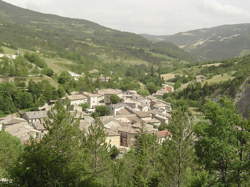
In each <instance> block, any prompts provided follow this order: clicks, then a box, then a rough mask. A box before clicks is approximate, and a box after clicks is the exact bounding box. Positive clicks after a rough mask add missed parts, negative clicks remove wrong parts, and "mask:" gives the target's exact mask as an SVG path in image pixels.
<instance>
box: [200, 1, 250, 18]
mask: <svg viewBox="0 0 250 187" xmlns="http://www.w3.org/2000/svg"><path fill="white" fill-rule="evenodd" d="M203 6H204V8H206V9H208V10H209V11H212V12H214V13H217V14H225V15H229V16H243V17H245V16H247V17H250V14H249V12H248V11H246V10H244V9H243V8H240V7H236V6H234V5H231V4H226V3H222V2H219V1H218V0H203Z"/></svg>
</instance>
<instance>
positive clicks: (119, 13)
mask: <svg viewBox="0 0 250 187" xmlns="http://www.w3.org/2000/svg"><path fill="white" fill-rule="evenodd" d="M5 1H7V2H10V3H12V4H15V5H18V6H21V7H24V8H28V9H32V10H37V11H40V12H44V13H53V14H58V15H61V16H67V17H73V18H83V19H88V20H91V21H94V22H97V23H99V24H101V25H104V26H107V27H111V28H113V29H118V30H122V31H130V32H136V33H148V34H157V35H162V34H172V33H177V32H183V31H188V30H192V29H197V28H204V27H211V26H217V25H223V24H235V23H247V22H250V11H249V10H250V1H249V0H5Z"/></svg>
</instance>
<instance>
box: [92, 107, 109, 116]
mask: <svg viewBox="0 0 250 187" xmlns="http://www.w3.org/2000/svg"><path fill="white" fill-rule="evenodd" d="M110 113H111V111H110V108H109V107H108V106H97V107H96V112H95V115H96V116H97V117H98V116H108V115H109V114H110Z"/></svg>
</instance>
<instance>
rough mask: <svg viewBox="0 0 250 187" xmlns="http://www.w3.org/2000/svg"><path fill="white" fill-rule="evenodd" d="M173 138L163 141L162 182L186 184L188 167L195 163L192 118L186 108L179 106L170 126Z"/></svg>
mask: <svg viewBox="0 0 250 187" xmlns="http://www.w3.org/2000/svg"><path fill="white" fill-rule="evenodd" d="M168 130H169V131H170V132H171V133H172V136H171V139H170V140H166V141H164V142H163V145H162V149H161V154H160V164H161V166H160V167H161V170H162V172H161V177H160V178H161V183H162V185H166V186H178V187H181V186H185V184H187V171H188V168H190V167H192V166H193V163H194V146H193V141H194V136H193V131H192V119H191V118H190V115H189V114H188V112H187V111H185V109H184V108H178V109H177V110H176V111H175V112H174V113H173V116H172V120H171V122H170V124H169V126H168Z"/></svg>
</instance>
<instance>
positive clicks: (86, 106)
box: [81, 103, 90, 111]
mask: <svg viewBox="0 0 250 187" xmlns="http://www.w3.org/2000/svg"><path fill="white" fill-rule="evenodd" d="M81 107H82V110H83V111H86V110H87V109H88V108H90V106H89V104H88V103H84V104H82V105H81Z"/></svg>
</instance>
